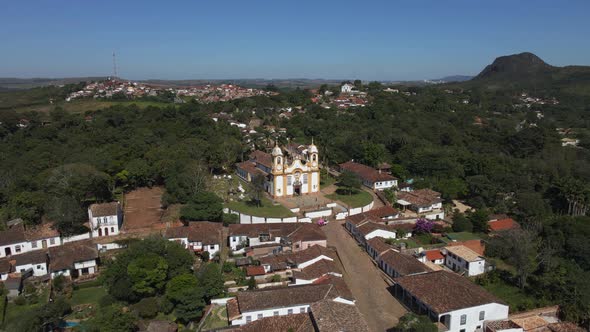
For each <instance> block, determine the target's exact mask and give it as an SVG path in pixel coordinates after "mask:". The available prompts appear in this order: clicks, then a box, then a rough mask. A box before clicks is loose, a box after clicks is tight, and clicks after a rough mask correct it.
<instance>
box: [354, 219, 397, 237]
mask: <svg viewBox="0 0 590 332" xmlns="http://www.w3.org/2000/svg"><path fill="white" fill-rule="evenodd" d="M357 230H358V231H359V233H361V234H362V235H363V236H367V235H369V234H370V233H371V232H374V231H377V230H382V231H387V232H393V233H396V232H397V228H395V227H393V225H385V224H382V223H376V222H368V223H365V224H363V225H361V226H359V227H358V228H357Z"/></svg>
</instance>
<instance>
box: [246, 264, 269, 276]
mask: <svg viewBox="0 0 590 332" xmlns="http://www.w3.org/2000/svg"><path fill="white" fill-rule="evenodd" d="M265 274H266V272H264V267H262V266H260V265H258V266H247V267H246V275H247V276H248V277H253V276H262V275H265Z"/></svg>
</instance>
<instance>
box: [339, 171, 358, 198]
mask: <svg viewBox="0 0 590 332" xmlns="http://www.w3.org/2000/svg"><path fill="white" fill-rule="evenodd" d="M338 180H339V182H338V185H340V186H341V187H342V188H344V192H345V193H347V194H349V195H352V194H353V193H355V192H356V190H357V189H359V188H360V187H361V180H360V179H359V177H358V176H357V175H356V174H354V173H352V172H350V171H343V172H342V173H341V174H340V177H339V178H338Z"/></svg>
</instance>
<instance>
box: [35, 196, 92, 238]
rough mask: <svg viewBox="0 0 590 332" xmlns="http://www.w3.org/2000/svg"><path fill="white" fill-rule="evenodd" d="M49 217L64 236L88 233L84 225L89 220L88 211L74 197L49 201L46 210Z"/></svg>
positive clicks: (56, 198) (57, 197) (54, 198)
mask: <svg viewBox="0 0 590 332" xmlns="http://www.w3.org/2000/svg"><path fill="white" fill-rule="evenodd" d="M45 210H46V211H47V217H48V218H49V220H51V221H53V222H54V225H55V226H56V228H57V229H58V230H59V231H60V233H62V234H66V235H71V234H80V233H83V232H84V231H88V228H87V227H86V226H84V223H85V222H86V220H87V219H88V216H87V214H86V211H84V209H82V207H81V206H80V203H78V201H77V200H76V199H75V198H74V197H72V196H55V197H52V198H50V199H49V200H48V202H47V206H46V208H45Z"/></svg>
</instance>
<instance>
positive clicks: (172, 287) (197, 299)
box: [166, 274, 205, 324]
mask: <svg viewBox="0 0 590 332" xmlns="http://www.w3.org/2000/svg"><path fill="white" fill-rule="evenodd" d="M204 296H205V292H204V288H203V287H201V286H200V285H199V282H198V280H197V278H196V277H195V276H194V275H192V274H181V275H179V276H176V277H174V278H173V279H172V280H170V281H169V282H168V284H167V285H166V297H167V298H168V299H169V300H170V301H171V302H172V303H173V304H174V305H175V309H174V312H175V314H176V317H177V318H178V319H179V320H180V321H181V322H183V323H185V324H186V323H188V322H190V321H192V320H195V319H197V318H198V317H200V316H201V314H202V310H203V307H204V306H205V302H204Z"/></svg>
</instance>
